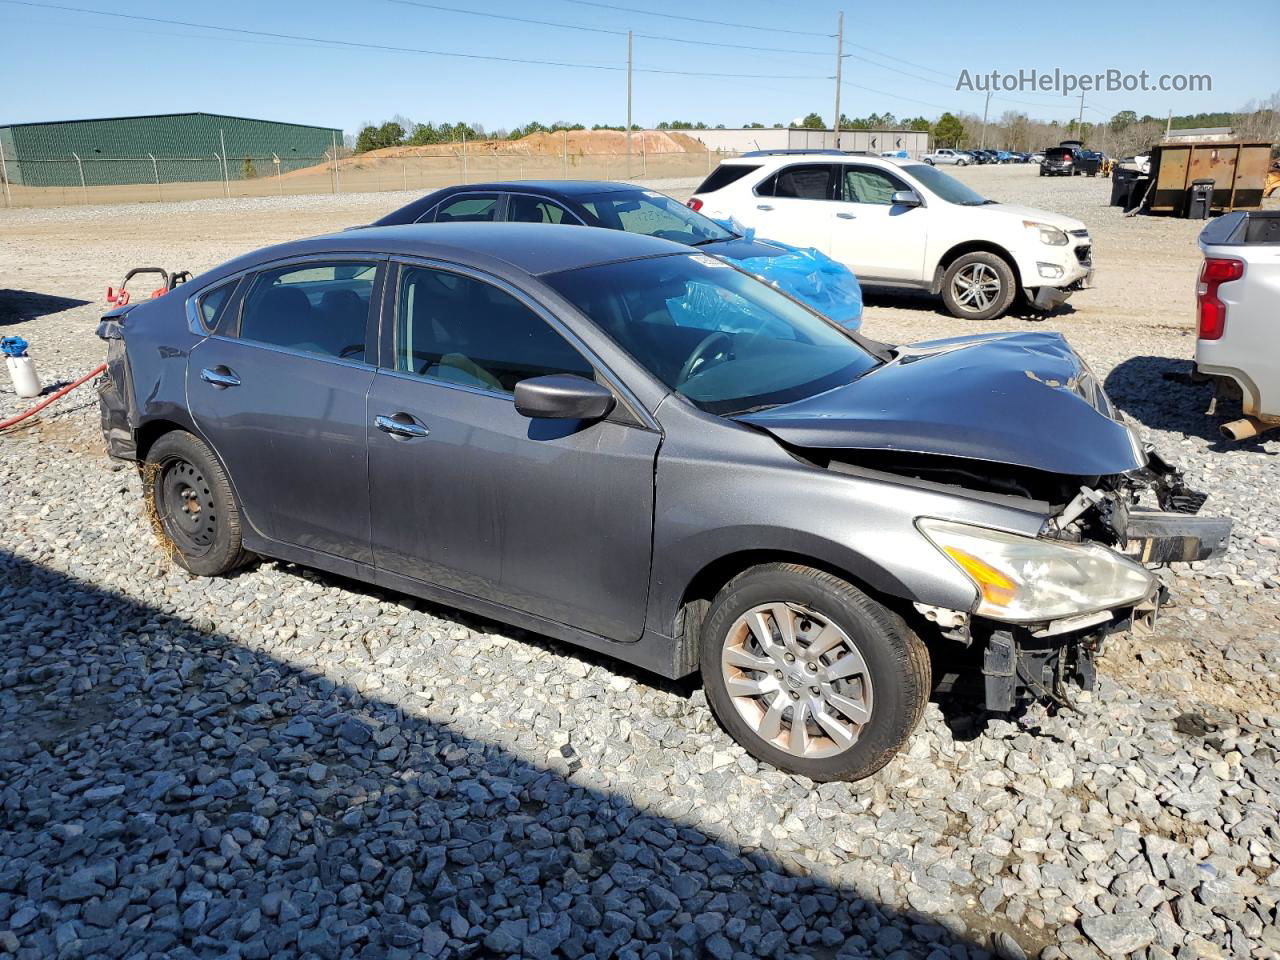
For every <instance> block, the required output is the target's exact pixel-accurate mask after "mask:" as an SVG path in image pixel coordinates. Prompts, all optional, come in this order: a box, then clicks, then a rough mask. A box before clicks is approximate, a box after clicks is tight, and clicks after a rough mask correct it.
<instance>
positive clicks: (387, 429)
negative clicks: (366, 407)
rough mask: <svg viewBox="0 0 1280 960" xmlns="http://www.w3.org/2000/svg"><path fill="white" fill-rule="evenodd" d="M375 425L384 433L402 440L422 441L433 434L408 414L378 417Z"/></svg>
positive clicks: (374, 420)
mask: <svg viewBox="0 0 1280 960" xmlns="http://www.w3.org/2000/svg"><path fill="white" fill-rule="evenodd" d="M373 425H374V426H375V427H377V428H378V429H379V430H381V431H382V432H383V433H389V434H391V435H392V436H393V437H399V438H401V439H402V440H421V439H422V438H423V437H425V436H428V435H429V434H430V433H431V431H430V430H428V429H427V428H426V427H424V426H423V425H422V424H420V423H418V422H417V421H415V420H414V419H413V417H411V416H409V414H407V413H397V414H395V415H393V416H390V417H386V416H382V415H379V416H376V417H374V418H373Z"/></svg>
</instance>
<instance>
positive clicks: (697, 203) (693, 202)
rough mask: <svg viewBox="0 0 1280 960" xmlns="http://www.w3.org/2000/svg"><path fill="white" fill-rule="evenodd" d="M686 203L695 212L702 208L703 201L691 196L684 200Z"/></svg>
mask: <svg viewBox="0 0 1280 960" xmlns="http://www.w3.org/2000/svg"><path fill="white" fill-rule="evenodd" d="M684 205H685V206H686V207H688V208H689V209H690V210H692V211H694V212H695V213H696V212H697V211H699V210H701V209H702V201H701V200H699V199H698V198H697V197H690V198H689V199H688V200H686V201H685V202H684Z"/></svg>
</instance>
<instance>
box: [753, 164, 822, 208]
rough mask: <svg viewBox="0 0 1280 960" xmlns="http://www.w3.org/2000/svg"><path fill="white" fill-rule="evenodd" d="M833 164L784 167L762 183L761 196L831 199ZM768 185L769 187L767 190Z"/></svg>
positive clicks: (758, 191) (759, 191)
mask: <svg viewBox="0 0 1280 960" xmlns="http://www.w3.org/2000/svg"><path fill="white" fill-rule="evenodd" d="M831 173H832V165H831V164H829V163H803V164H796V165H795V166H791V167H784V168H783V169H781V170H779V171H778V172H777V173H776V174H775V175H774V176H773V177H770V178H769V179H768V180H766V181H765V182H764V183H762V184H761V185H760V187H759V189H758V190H757V193H759V194H760V195H761V196H767V197H790V198H792V199H796V200H830V199H831ZM766 187H767V188H769V189H768V192H766Z"/></svg>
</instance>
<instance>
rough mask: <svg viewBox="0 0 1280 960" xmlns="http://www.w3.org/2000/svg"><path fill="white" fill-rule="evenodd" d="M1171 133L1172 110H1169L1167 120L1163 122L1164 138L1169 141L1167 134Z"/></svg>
mask: <svg viewBox="0 0 1280 960" xmlns="http://www.w3.org/2000/svg"><path fill="white" fill-rule="evenodd" d="M1172 132H1173V108H1172V107H1170V108H1169V118H1168V119H1167V120H1165V122H1164V138H1165V139H1166V140H1168V139H1169V134H1170V133H1172Z"/></svg>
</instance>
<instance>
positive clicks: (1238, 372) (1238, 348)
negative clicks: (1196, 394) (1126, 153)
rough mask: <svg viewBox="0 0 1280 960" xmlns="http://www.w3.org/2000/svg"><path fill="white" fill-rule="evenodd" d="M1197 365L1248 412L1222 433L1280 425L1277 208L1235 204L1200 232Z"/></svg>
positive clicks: (1235, 435) (1251, 432)
mask: <svg viewBox="0 0 1280 960" xmlns="http://www.w3.org/2000/svg"><path fill="white" fill-rule="evenodd" d="M1200 249H1201V251H1202V252H1203V253H1204V263H1203V264H1202V265H1201V267H1200V281H1199V283H1198V284H1197V286H1196V311H1197V325H1196V326H1197V330H1196V371H1197V372H1198V373H1199V374H1201V375H1203V376H1207V377H1210V378H1211V379H1212V380H1213V381H1214V384H1215V387H1216V390H1217V393H1218V394H1219V395H1220V396H1223V395H1225V396H1229V397H1232V398H1237V399H1239V400H1240V406H1241V409H1242V411H1243V413H1244V418H1243V419H1241V420H1236V421H1233V422H1231V423H1227V424H1224V425H1223V427H1222V431H1223V434H1224V435H1225V436H1226V437H1228V438H1229V439H1232V440H1244V439H1247V438H1249V437H1252V436H1256V435H1257V434H1259V433H1261V432H1263V431H1265V430H1271V429H1274V428H1275V427H1276V426H1280V337H1278V336H1277V335H1276V317H1277V316H1280V210H1249V211H1236V212H1234V213H1228V214H1225V215H1224V216H1221V217H1219V218H1218V219H1216V220H1213V221H1211V222H1210V223H1209V225H1208V226H1206V227H1205V228H1204V229H1203V230H1202V231H1200Z"/></svg>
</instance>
